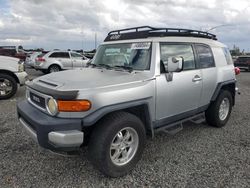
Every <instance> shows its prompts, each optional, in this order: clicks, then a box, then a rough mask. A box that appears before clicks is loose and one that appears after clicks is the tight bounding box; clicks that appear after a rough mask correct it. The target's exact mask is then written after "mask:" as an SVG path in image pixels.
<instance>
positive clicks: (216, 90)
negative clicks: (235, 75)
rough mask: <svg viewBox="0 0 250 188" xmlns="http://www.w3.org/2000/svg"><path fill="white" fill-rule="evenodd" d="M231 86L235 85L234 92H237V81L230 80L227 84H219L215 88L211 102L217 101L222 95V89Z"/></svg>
mask: <svg viewBox="0 0 250 188" xmlns="http://www.w3.org/2000/svg"><path fill="white" fill-rule="evenodd" d="M229 84H234V88H233V89H234V91H235V84H236V80H235V79H234V80H228V81H225V82H219V83H218V84H217V86H216V88H215V91H214V94H213V96H212V98H211V101H215V100H216V98H217V96H218V95H219V93H220V90H221V88H222V87H224V86H226V85H229Z"/></svg>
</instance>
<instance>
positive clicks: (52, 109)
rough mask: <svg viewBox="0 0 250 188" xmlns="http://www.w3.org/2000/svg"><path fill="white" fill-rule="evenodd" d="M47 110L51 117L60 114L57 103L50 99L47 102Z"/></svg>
mask: <svg viewBox="0 0 250 188" xmlns="http://www.w3.org/2000/svg"><path fill="white" fill-rule="evenodd" d="M47 110H48V112H49V113H50V114H51V115H53V116H54V115H56V114H57V112H58V108H57V102H56V100H55V99H52V98H50V99H49V100H48V102H47Z"/></svg>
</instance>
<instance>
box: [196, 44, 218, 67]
mask: <svg viewBox="0 0 250 188" xmlns="http://www.w3.org/2000/svg"><path fill="white" fill-rule="evenodd" d="M195 48H196V52H197V54H198V58H199V63H200V68H209V67H214V66H215V64H214V57H213V54H212V51H211V49H210V47H208V46H205V45H200V44H196V45H195Z"/></svg>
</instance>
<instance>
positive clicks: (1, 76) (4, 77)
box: [0, 73, 17, 99]
mask: <svg viewBox="0 0 250 188" xmlns="http://www.w3.org/2000/svg"><path fill="white" fill-rule="evenodd" d="M4 80H8V81H9V83H10V85H11V87H12V89H11V90H10V92H8V93H7V94H5V95H4V94H2V92H1V86H0V99H9V98H11V97H12V96H13V95H15V94H16V91H17V82H16V80H15V78H13V76H11V75H9V74H4V73H0V84H1V83H2V82H3V81H4Z"/></svg>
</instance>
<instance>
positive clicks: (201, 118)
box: [155, 112, 206, 135]
mask: <svg viewBox="0 0 250 188" xmlns="http://www.w3.org/2000/svg"><path fill="white" fill-rule="evenodd" d="M187 121H191V122H192V123H195V124H200V123H203V122H205V121H206V119H205V113H204V112H203V113H200V114H196V115H194V116H192V117H188V118H185V119H182V120H180V121H177V122H174V123H171V124H167V125H166V126H163V127H160V128H157V129H155V132H160V131H163V132H165V133H167V134H170V135H174V134H176V133H178V132H180V131H181V130H182V129H183V123H184V122H187Z"/></svg>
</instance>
